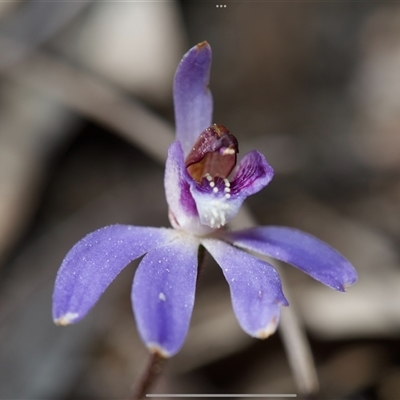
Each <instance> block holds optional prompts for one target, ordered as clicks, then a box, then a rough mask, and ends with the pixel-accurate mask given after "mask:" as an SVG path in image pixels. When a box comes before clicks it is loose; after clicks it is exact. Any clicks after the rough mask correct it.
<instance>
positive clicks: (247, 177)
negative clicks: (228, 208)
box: [231, 150, 274, 198]
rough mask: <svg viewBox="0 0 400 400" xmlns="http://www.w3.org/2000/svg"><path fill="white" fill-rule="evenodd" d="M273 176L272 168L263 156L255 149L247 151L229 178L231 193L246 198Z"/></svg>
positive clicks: (262, 186)
mask: <svg viewBox="0 0 400 400" xmlns="http://www.w3.org/2000/svg"><path fill="white" fill-rule="evenodd" d="M273 176H274V170H273V169H272V167H271V166H270V165H269V164H268V163H267V160H266V159H265V157H264V156H263V155H262V154H261V153H259V152H258V151H256V150H253V151H251V152H249V153H247V154H246V155H245V156H244V157H243V158H242V160H241V162H240V164H239V165H238V168H237V170H236V172H235V174H234V176H233V178H232V179H231V195H232V196H235V195H237V196H243V197H244V198H246V197H247V196H250V195H252V194H254V193H257V192H259V191H260V190H261V189H263V188H264V187H265V186H267V185H268V183H269V182H270V181H271V179H272V178H273Z"/></svg>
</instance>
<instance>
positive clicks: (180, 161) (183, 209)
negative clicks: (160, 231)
mask: <svg viewBox="0 0 400 400" xmlns="http://www.w3.org/2000/svg"><path fill="white" fill-rule="evenodd" d="M193 182H194V181H193V179H192V178H191V177H190V176H189V174H188V172H187V170H186V166H185V161H184V155H183V150H182V146H181V143H180V142H175V143H172V145H171V146H170V147H169V149H168V157H167V163H166V166H165V178H164V185H165V194H166V197H167V202H168V206H169V210H170V220H171V224H172V226H173V227H174V228H176V229H183V230H186V231H189V232H192V233H196V234H199V235H203V234H206V233H209V232H211V231H212V229H210V228H209V227H208V226H205V225H202V224H201V223H200V219H199V214H198V212H197V207H196V203H195V202H194V199H193V197H192V194H191V192H190V184H191V183H193Z"/></svg>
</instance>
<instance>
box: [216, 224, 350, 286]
mask: <svg viewBox="0 0 400 400" xmlns="http://www.w3.org/2000/svg"><path fill="white" fill-rule="evenodd" d="M224 238H225V239H226V240H228V241H229V242H231V243H232V244H234V245H235V246H238V247H242V248H244V249H248V250H252V251H255V252H257V253H260V254H265V255H267V256H270V257H273V258H276V259H277V260H281V261H284V262H287V263H289V264H292V265H293V266H295V267H297V268H299V269H301V270H302V271H303V272H305V273H306V274H308V275H310V276H312V277H313V278H314V279H316V280H317V281H319V282H321V283H323V284H325V285H327V286H329V287H331V288H332V289H335V290H339V291H341V292H343V291H345V289H346V287H347V286H350V285H352V284H354V283H355V282H356V281H357V272H356V270H355V269H354V267H353V266H352V265H351V264H350V263H349V261H347V260H346V259H345V258H344V257H343V256H342V255H341V254H340V253H339V252H337V251H336V250H335V249H333V248H332V247H330V246H329V245H328V244H326V243H324V242H322V241H321V240H319V239H317V238H315V237H314V236H312V235H310V234H308V233H305V232H302V231H299V230H297V229H293V228H287V227H283V226H261V227H257V228H251V229H245V230H241V231H236V232H226V233H224Z"/></svg>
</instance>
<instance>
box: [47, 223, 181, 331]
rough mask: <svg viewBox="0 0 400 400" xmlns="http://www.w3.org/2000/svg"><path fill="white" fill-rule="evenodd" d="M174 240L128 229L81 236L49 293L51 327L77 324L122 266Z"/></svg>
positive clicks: (160, 231) (167, 233)
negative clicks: (52, 323) (53, 322)
mask: <svg viewBox="0 0 400 400" xmlns="http://www.w3.org/2000/svg"><path fill="white" fill-rule="evenodd" d="M175 237H176V234H175V232H174V231H173V230H172V229H165V228H148V227H138V226H129V225H111V226H107V227H105V228H101V229H99V230H97V231H95V232H92V233H90V234H88V235H87V236H85V237H84V238H83V239H82V240H80V241H79V242H78V243H76V244H75V245H74V247H72V249H71V250H70V251H69V252H68V254H67V255H66V257H65V258H64V260H63V262H62V264H61V267H60V269H59V271H58V274H57V278H56V282H55V287H54V292H53V319H54V321H55V323H56V324H58V325H68V324H71V323H75V322H78V321H79V320H81V319H82V318H83V317H84V316H85V315H86V314H87V313H88V311H89V310H90V309H91V308H92V307H93V305H94V304H95V303H96V302H97V300H98V299H99V297H100V296H101V294H102V293H103V292H104V290H105V289H106V288H107V286H108V285H109V284H110V283H111V282H112V281H113V280H114V278H115V277H116V276H117V275H118V274H119V273H120V272H121V270H122V269H123V268H124V267H125V266H126V265H128V264H129V263H130V262H131V261H132V260H134V259H136V258H138V257H140V256H142V255H143V254H145V253H146V252H147V251H149V250H151V249H154V248H156V247H158V246H162V245H164V244H166V243H168V242H170V241H171V240H173V239H174V238H175Z"/></svg>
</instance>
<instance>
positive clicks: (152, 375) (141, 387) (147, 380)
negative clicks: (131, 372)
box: [132, 353, 167, 400]
mask: <svg viewBox="0 0 400 400" xmlns="http://www.w3.org/2000/svg"><path fill="white" fill-rule="evenodd" d="M166 361H167V360H166V358H164V357H163V356H161V355H160V354H158V353H153V354H151V355H150V362H149V364H148V365H147V368H146V370H145V371H144V373H143V374H142V376H141V377H140V379H139V381H138V385H137V386H136V389H135V392H134V395H133V397H132V400H140V399H143V398H145V396H146V394H147V393H148V392H149V390H150V388H151V387H152V386H153V385H154V384H155V383H156V381H157V379H158V377H159V376H160V375H161V372H162V371H163V368H164V365H165V362H166Z"/></svg>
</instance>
